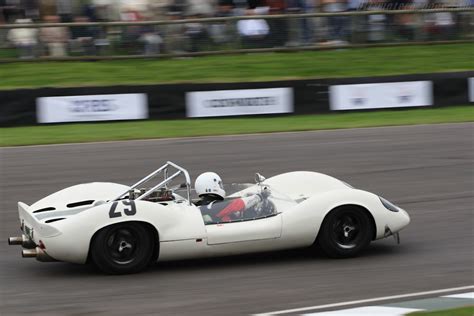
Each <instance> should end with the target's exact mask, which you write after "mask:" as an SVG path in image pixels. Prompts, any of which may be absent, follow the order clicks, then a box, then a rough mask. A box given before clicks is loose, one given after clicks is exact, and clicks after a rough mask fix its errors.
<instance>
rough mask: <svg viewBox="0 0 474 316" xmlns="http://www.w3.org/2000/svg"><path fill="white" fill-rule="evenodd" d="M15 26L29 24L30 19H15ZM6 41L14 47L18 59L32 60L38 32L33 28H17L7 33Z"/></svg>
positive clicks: (34, 54)
mask: <svg viewBox="0 0 474 316" xmlns="http://www.w3.org/2000/svg"><path fill="white" fill-rule="evenodd" d="M15 23H17V24H30V23H32V21H31V19H17V20H16V21H15ZM7 37H8V40H9V41H10V42H11V43H12V44H13V45H14V46H15V47H16V49H17V51H18V56H19V57H20V58H23V59H26V58H34V57H35V56H36V47H37V45H38V30H37V29H35V28H17V29H11V30H10V31H9V32H8V35H7Z"/></svg>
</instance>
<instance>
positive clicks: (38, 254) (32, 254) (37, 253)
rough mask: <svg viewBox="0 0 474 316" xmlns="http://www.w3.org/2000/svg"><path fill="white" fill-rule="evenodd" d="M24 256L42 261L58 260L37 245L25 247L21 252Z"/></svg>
mask: <svg viewBox="0 0 474 316" xmlns="http://www.w3.org/2000/svg"><path fill="white" fill-rule="evenodd" d="M21 256H22V257H23V258H36V260H38V261H41V262H52V261H57V260H55V259H53V258H51V257H50V256H49V255H48V254H47V253H46V252H45V251H44V250H43V249H41V248H40V247H36V248H35V249H23V251H22V252H21Z"/></svg>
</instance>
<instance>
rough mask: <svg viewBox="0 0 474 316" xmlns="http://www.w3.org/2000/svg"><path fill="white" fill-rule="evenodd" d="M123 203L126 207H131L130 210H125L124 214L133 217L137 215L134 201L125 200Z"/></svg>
mask: <svg viewBox="0 0 474 316" xmlns="http://www.w3.org/2000/svg"><path fill="white" fill-rule="evenodd" d="M122 203H123V205H125V206H128V205H130V209H128V208H124V209H123V212H124V213H125V215H127V216H132V215H135V214H137V208H136V207H135V201H133V200H130V201H125V200H124V201H122Z"/></svg>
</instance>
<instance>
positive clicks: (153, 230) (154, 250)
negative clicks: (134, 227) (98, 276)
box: [86, 220, 160, 263]
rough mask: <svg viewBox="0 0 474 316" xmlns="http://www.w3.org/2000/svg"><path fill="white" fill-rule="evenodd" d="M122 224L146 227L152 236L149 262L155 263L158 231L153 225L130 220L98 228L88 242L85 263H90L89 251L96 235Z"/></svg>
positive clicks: (158, 252) (157, 253) (158, 239)
mask: <svg viewBox="0 0 474 316" xmlns="http://www.w3.org/2000/svg"><path fill="white" fill-rule="evenodd" d="M124 223H138V224H140V225H143V226H145V227H146V229H147V230H148V231H150V232H151V233H152V234H153V255H152V257H151V262H150V263H153V262H156V261H157V260H158V257H159V254H160V234H159V232H158V229H157V228H156V226H155V225H153V224H151V223H149V222H146V221H141V220H132V221H123V222H118V223H112V224H109V225H104V226H102V227H100V228H98V229H97V230H96V231H95V232H94V234H93V235H92V237H91V239H90V241H89V250H88V252H87V260H86V263H91V261H92V260H91V249H92V244H93V242H94V239H95V238H96V236H97V234H98V233H99V232H100V231H101V230H103V229H106V228H108V227H111V226H115V225H120V224H124Z"/></svg>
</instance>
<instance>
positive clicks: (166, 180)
mask: <svg viewBox="0 0 474 316" xmlns="http://www.w3.org/2000/svg"><path fill="white" fill-rule="evenodd" d="M169 167H172V168H174V169H176V170H177V171H176V172H175V173H174V174H173V175H171V176H170V177H168V168H169ZM162 172H163V178H164V179H163V181H161V182H160V183H158V184H157V185H155V186H154V187H152V188H151V189H149V190H148V191H146V192H144V193H143V194H141V195H139V196H138V197H136V198H135V200H142V199H144V198H146V197H147V196H149V195H150V194H151V193H152V192H154V191H156V190H157V189H159V188H161V187H165V188H166V186H167V184H168V183H170V182H171V180H173V179H174V178H176V177H177V176H179V175H180V174H183V175H184V178H185V179H186V183H185V184H186V191H187V198H188V203H189V205H191V178H190V177H189V173H188V171H187V170H186V169H184V168H182V167H180V166H178V165H177V164H175V163H173V162H171V161H167V162H166V164H164V165H163V166H161V167H160V168H158V169H156V170H155V171H153V172H152V173H150V174H149V175H147V176H146V177H144V178H143V179H141V180H140V181H138V182H137V183H135V184H134V185H132V186H130V188H129V189H127V191H125V192H123V193H122V194H120V195H119V196H117V197H116V198H115V199H114V201H116V200H119V199H120V198H122V197H123V196H124V195H125V194H127V193H129V192H130V190H133V189H136V188H137V187H138V186H140V185H142V184H143V183H145V182H147V181H149V180H151V179H152V178H154V177H156V176H158V175H159V174H160V173H162Z"/></svg>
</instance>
